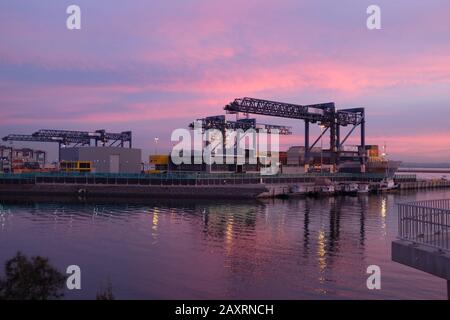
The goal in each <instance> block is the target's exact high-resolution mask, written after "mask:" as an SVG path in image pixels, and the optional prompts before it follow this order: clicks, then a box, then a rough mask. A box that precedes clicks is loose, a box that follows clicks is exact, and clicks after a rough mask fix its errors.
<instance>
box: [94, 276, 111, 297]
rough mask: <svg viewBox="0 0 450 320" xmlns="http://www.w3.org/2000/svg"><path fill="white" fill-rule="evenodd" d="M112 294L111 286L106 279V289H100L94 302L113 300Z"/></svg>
mask: <svg viewBox="0 0 450 320" xmlns="http://www.w3.org/2000/svg"><path fill="white" fill-rule="evenodd" d="M114 299H115V297H114V294H113V292H112V285H111V282H110V281H109V279H108V282H107V285H106V289H103V288H101V289H100V291H99V292H97V297H96V300H114Z"/></svg>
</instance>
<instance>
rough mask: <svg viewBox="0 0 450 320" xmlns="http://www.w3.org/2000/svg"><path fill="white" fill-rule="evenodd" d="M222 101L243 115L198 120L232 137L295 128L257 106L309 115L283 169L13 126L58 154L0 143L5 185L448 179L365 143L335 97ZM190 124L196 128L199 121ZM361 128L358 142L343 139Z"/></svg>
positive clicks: (105, 136)
mask: <svg viewBox="0 0 450 320" xmlns="http://www.w3.org/2000/svg"><path fill="white" fill-rule="evenodd" d="M224 110H225V111H226V113H228V114H232V115H235V116H236V120H233V121H230V120H227V119H226V117H225V115H218V116H209V117H205V118H202V119H198V120H197V121H196V123H200V124H201V128H202V129H203V130H207V129H218V130H220V131H221V132H222V133H223V137H224V140H225V133H226V130H227V129H243V130H247V129H254V130H256V131H260V130H266V132H270V131H271V130H274V129H276V130H277V132H279V134H282V135H289V134H291V133H292V131H291V129H292V128H291V127H288V126H281V125H273V124H259V123H256V119H253V118H250V117H249V116H250V115H251V114H254V115H264V116H272V117H281V118H289V119H296V120H301V121H302V122H303V123H304V144H303V145H295V146H291V147H290V148H288V149H287V150H285V151H280V152H279V162H278V163H277V166H278V168H279V170H278V173H277V174H276V175H273V176H264V175H261V174H260V173H259V170H260V168H261V167H262V164H261V163H260V162H258V163H257V164H250V163H249V162H248V161H247V160H248V152H246V155H245V157H246V161H245V162H244V164H242V165H236V164H232V165H230V164H211V165H206V164H204V163H203V164H178V165H177V164H175V163H174V162H173V161H172V159H171V157H170V155H167V154H159V155H158V154H154V155H150V157H149V160H148V162H144V163H143V162H142V152H141V150H140V149H136V148H133V145H132V132H131V131H124V132H120V133H110V132H107V131H106V130H95V131H92V132H91V131H69V130H48V129H45V130H44V129H42V130H39V131H37V132H34V133H32V134H30V135H28V134H10V135H8V136H6V137H4V138H3V141H4V142H5V143H8V142H9V143H11V144H12V142H46V143H57V144H58V162H57V163H54V164H49V163H47V159H46V158H47V157H46V152H45V151H42V150H33V149H31V148H21V149H17V148H14V147H12V146H11V145H10V146H7V145H3V146H0V160H1V161H0V172H1V173H0V194H39V195H64V196H67V195H73V196H77V197H87V196H99V197H110V196H113V197H144V198H145V197H189V198H191V197H204V198H221V197H223V198H264V197H296V196H305V195H312V196H318V195H323V196H330V195H335V194H354V195H357V194H364V193H368V192H390V191H393V190H397V189H421V188H438V187H449V186H450V182H449V181H447V180H446V179H440V180H418V179H417V177H416V176H415V175H406V174H401V175H399V174H396V171H397V169H398V167H399V165H400V162H399V161H391V160H388V159H387V157H386V152H385V148H379V147H378V146H377V145H367V144H366V133H365V126H366V120H367V119H366V116H365V110H364V108H350V109H336V107H335V104H334V103H333V102H330V103H321V104H313V105H295V104H290V103H282V102H274V101H268V100H261V99H254V98H240V99H235V100H234V101H233V102H231V103H230V104H227V105H226V106H225V108H224ZM240 115H243V117H242V118H240ZM311 125H318V126H320V128H321V134H320V135H319V136H318V137H316V139H315V140H314V141H313V142H312V143H311V138H310V126H311ZM189 127H190V128H191V129H193V128H194V123H191V124H189ZM345 128H347V130H346V131H347V132H346V134H345V135H344V134H343V132H344V129H345ZM356 131H359V144H358V145H346V144H345V143H346V142H347V140H348V138H349V137H350V136H351V135H353V134H355V132H356ZM325 134H328V135H329V148H328V149H324V148H323V147H318V146H317V144H318V143H319V141H320V142H321V141H322V138H323V137H324V136H325ZM381 149H382V150H381ZM246 151H250V150H246ZM235 157H237V154H235Z"/></svg>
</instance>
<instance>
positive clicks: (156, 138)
mask: <svg viewBox="0 0 450 320" xmlns="http://www.w3.org/2000/svg"><path fill="white" fill-rule="evenodd" d="M158 142H159V138H158V137H155V155H156V154H158Z"/></svg>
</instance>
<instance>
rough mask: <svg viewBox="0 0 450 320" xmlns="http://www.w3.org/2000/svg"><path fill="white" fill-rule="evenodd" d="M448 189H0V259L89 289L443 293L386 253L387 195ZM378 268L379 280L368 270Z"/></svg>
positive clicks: (442, 193)
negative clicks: (307, 194) (46, 268)
mask: <svg viewBox="0 0 450 320" xmlns="http://www.w3.org/2000/svg"><path fill="white" fill-rule="evenodd" d="M440 198H450V191H446V190H442V189H441V190H432V191H417V192H416V191H411V192H401V193H393V194H383V195H360V196H354V197H350V196H345V197H323V198H298V199H289V200H282V199H271V200H264V201H225V200H224V201H202V200H195V201H194V200H192V201H190V200H149V201H139V202H138V201H133V200H129V199H128V200H124V202H120V201H116V202H104V201H102V202H97V201H94V200H92V201H91V200H89V201H86V200H78V201H66V200H58V201H55V199H49V200H45V199H42V198H40V199H39V200H36V199H29V198H28V199H26V198H25V199H18V198H16V199H0V203H1V205H0V263H1V267H0V269H1V274H3V264H4V262H5V261H6V260H7V259H9V258H11V257H12V256H14V254H15V253H16V252H17V251H19V250H20V251H21V252H23V253H25V254H27V255H29V256H32V255H41V256H45V257H48V258H49V259H50V263H51V264H53V265H54V266H55V267H57V268H58V269H59V270H60V271H65V269H66V268H67V266H69V265H78V266H80V268H81V275H82V277H81V279H82V281H81V285H82V288H81V290H72V291H69V290H66V291H65V298H67V299H81V298H85V299H94V298H95V296H96V293H97V292H98V291H100V290H102V288H105V287H106V286H107V284H108V283H110V284H111V286H112V291H113V293H114V295H115V297H116V298H120V299H446V283H445V281H443V280H441V279H438V278H436V277H433V276H431V275H428V274H425V273H423V272H420V271H417V270H414V269H412V268H408V267H405V266H403V265H400V264H397V263H395V262H392V261H391V255H390V250H391V249H390V247H391V241H392V240H394V239H395V237H396V235H397V212H396V206H395V205H396V203H398V202H404V201H412V200H421V199H440ZM370 265H377V266H379V267H380V269H381V290H369V289H367V286H366V280H367V277H368V276H369V275H368V274H367V273H366V271H367V267H368V266H370Z"/></svg>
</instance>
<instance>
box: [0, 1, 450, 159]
mask: <svg viewBox="0 0 450 320" xmlns="http://www.w3.org/2000/svg"><path fill="white" fill-rule="evenodd" d="M71 4H77V5H79V6H80V7H81V12H82V29H81V30H71V31H70V30H68V29H67V28H66V19H67V16H68V15H67V14H66V8H67V6H69V5H71ZM370 4H377V5H379V6H380V7H381V13H382V17H381V18H382V29H381V30H372V31H370V30H368V29H367V27H366V19H367V14H366V8H367V7H368V5H370ZM244 96H250V97H255V98H262V99H270V100H277V101H284V102H291V103H298V104H310V103H319V102H329V101H334V102H335V103H336V105H337V107H338V108H347V107H365V108H366V113H367V135H368V137H367V142H368V143H372V144H380V145H382V144H384V143H385V142H386V144H387V146H388V152H389V153H390V156H391V158H395V159H400V160H404V161H426V162H449V161H450V125H449V119H450V1H448V0H430V1H423V0H397V1H392V0H370V1H365V0H352V1H350V0H341V1H335V0H334V1H332V0H329V1H327V0H315V1H312V0H311V1H301V0H281V1H275V0H274V1H264V0H228V1H216V0H203V1H198V0H152V1H149V0H130V1H112V0H108V1H106V0H96V1H92V0H71V1H62V0H40V1H29V0H2V1H1V2H0V136H2V137H3V136H5V135H7V134H9V133H23V134H30V133H32V132H34V131H36V130H38V129H41V128H49V129H50V128H54V129H68V130H79V129H82V130H95V129H106V130H108V131H125V130H132V131H133V134H134V142H135V146H136V147H139V148H142V149H143V150H144V154H148V153H149V152H152V151H153V150H154V148H155V146H154V137H159V139H160V145H159V147H158V148H159V149H160V150H159V151H162V150H166V151H168V150H169V149H170V146H171V143H170V134H171V132H172V130H173V129H176V128H182V127H187V125H188V124H189V122H191V121H192V120H194V119H196V118H200V117H204V116H208V115H218V114H223V113H224V111H223V106H224V105H225V104H227V103H229V102H231V101H232V100H234V99H235V98H238V97H244ZM257 118H258V119H260V120H261V122H267V123H274V124H286V125H292V126H294V128H295V134H294V135H293V136H289V137H286V139H283V140H282V141H283V144H284V146H285V148H287V146H288V145H292V144H297V145H298V144H303V138H302V128H303V123H302V122H301V121H298V120H297V121H293V120H288V119H278V118H263V117H257ZM28 146H30V147H33V146H36V145H34V144H32V143H29V144H28Z"/></svg>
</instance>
